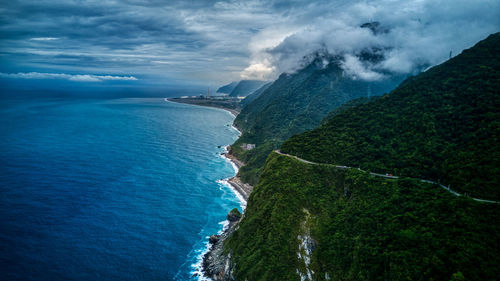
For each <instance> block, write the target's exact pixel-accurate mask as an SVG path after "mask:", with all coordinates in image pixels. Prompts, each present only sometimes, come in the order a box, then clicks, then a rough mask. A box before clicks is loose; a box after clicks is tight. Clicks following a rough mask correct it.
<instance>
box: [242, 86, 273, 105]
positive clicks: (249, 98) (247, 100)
mask: <svg viewBox="0 0 500 281" xmlns="http://www.w3.org/2000/svg"><path fill="white" fill-rule="evenodd" d="M271 84H273V82H269V83H266V84H264V85H262V86H261V87H260V88H258V89H257V90H255V91H254V92H253V93H251V94H250V95H248V96H247V97H246V98H244V99H243V100H242V101H241V106H242V107H245V106H247V105H248V104H250V103H251V102H252V101H254V100H255V99H257V98H258V97H260V95H262V93H264V91H265V90H267V88H269V86H271Z"/></svg>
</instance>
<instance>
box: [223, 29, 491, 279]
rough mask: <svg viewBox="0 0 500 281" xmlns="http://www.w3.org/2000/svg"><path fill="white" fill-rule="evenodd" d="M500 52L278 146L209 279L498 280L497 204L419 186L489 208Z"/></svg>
mask: <svg viewBox="0 0 500 281" xmlns="http://www.w3.org/2000/svg"><path fill="white" fill-rule="evenodd" d="M499 46H500V33H497V34H494V35H491V36H490V37H488V38H487V39H486V40H483V41H481V42H479V43H478V44H477V45H476V46H474V47H473V48H471V49H469V50H465V51H464V52H463V53H462V54H460V55H458V56H457V57H455V58H453V59H451V60H449V61H448V62H445V63H443V64H441V65H439V66H436V67H434V68H432V69H430V70H427V71H426V72H424V73H421V74H419V75H418V76H416V77H413V78H409V79H407V80H406V81H404V82H403V83H402V84H401V85H400V86H399V87H397V88H396V89H395V90H394V91H392V92H391V93H390V94H387V95H384V96H382V97H378V98H371V99H365V100H356V101H352V102H350V103H348V104H346V105H345V106H342V107H340V108H338V109H337V110H336V111H335V113H332V114H331V115H328V117H327V118H328V119H327V120H325V121H324V123H322V125H321V126H320V127H319V128H317V129H315V130H313V131H311V132H306V133H303V134H300V135H297V136H294V137H292V138H291V139H290V140H288V141H286V142H285V143H283V145H282V147H281V150H282V152H281V153H280V152H273V153H271V154H270V155H269V157H268V158H267V161H266V165H265V168H264V171H263V173H262V175H261V177H260V180H259V183H258V184H257V185H256V186H255V187H254V189H253V191H252V193H251V195H250V197H249V200H248V204H247V208H246V211H245V214H244V216H243V217H242V218H241V219H240V220H239V223H238V224H237V226H235V227H232V228H231V233H230V235H229V237H228V238H225V240H224V242H223V243H224V250H223V251H222V250H221V251H220V253H221V254H220V255H221V256H220V258H221V259H222V260H224V263H223V264H222V266H221V267H219V269H220V270H219V272H217V273H216V274H214V275H215V276H219V277H222V278H220V279H217V278H216V280H232V277H234V279H235V280H249V281H253V280H292V281H293V280H297V281H298V280H308V281H309V280H454V281H457V280H496V279H497V278H498V276H500V268H499V267H498V264H499V263H500V258H499V256H498V254H497V253H498V252H499V251H500V243H498V241H499V240H500V224H499V223H498V221H499V218H500V204H494V203H488V202H479V201H475V200H472V199H471V198H469V197H467V196H456V195H454V194H453V193H451V192H449V191H448V190H445V189H444V188H442V187H441V186H440V185H438V184H434V183H431V182H423V181H422V180H421V179H420V178H422V177H423V178H425V179H433V177H434V176H438V177H440V178H441V180H442V181H450V182H454V183H455V182H456V186H455V185H453V187H454V188H458V187H459V186H462V187H465V186H468V188H467V191H469V192H471V193H473V195H478V196H479V195H485V196H486V195H488V194H487V193H489V197H490V198H496V199H498V197H497V196H496V194H498V187H499V186H500V185H499V184H498V178H499V175H500V173H499V170H498V167H499V165H498V164H499V163H498V160H499V159H500V157H499V151H500V147H499V142H498V140H499V136H500V134H499V133H500V129H499V128H500V126H499V123H498V122H499V120H500V118H499V117H500V116H499V114H500V110H498V109H499V108H500V107H499V106H500V103H499V95H498V89H499V88H500V85H499V81H500V76H499V75H500V72H499V69H500V67H499V66H500V61H499V54H500V52H499V51H500V50H499ZM273 85H274V84H273ZM273 85H271V87H270V88H269V89H268V91H269V90H271V89H272V87H273ZM265 95H266V93H264V94H262V95H261V97H259V98H258V99H261V98H263V97H264V96H265ZM249 106H250V105H249ZM249 106H247V107H249ZM283 152H286V153H290V154H291V155H285V154H283ZM296 156H298V157H300V158H304V159H306V160H301V159H298V158H296ZM308 161H309V162H308ZM317 162H322V163H325V164H317ZM401 162H402V163H404V165H409V167H410V168H405V166H404V165H403V164H401ZM333 164H337V165H346V166H353V167H358V166H360V167H361V169H358V168H348V167H343V166H340V167H339V166H335V165H333ZM363 169H364V170H372V171H379V172H392V173H394V174H396V172H397V173H398V174H397V175H399V176H400V177H399V178H394V177H386V176H384V175H383V174H382V175H377V174H372V173H370V172H368V171H364V170H363ZM428 170H429V171H428ZM399 173H401V174H399ZM405 176H410V177H405ZM470 182H472V183H473V184H474V185H472V184H470ZM463 191H465V189H464V190H463Z"/></svg>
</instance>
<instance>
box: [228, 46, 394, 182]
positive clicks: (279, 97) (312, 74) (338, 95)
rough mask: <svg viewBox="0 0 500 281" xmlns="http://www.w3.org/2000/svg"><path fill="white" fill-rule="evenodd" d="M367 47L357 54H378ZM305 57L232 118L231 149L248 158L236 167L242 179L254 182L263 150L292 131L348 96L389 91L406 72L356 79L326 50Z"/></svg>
mask: <svg viewBox="0 0 500 281" xmlns="http://www.w3.org/2000/svg"><path fill="white" fill-rule="evenodd" d="M370 52H371V51H365V52H363V53H362V54H359V57H360V59H362V60H373V59H379V58H378V57H377V56H376V55H374V54H372V53H370ZM373 52H375V51H373ZM305 61H307V62H308V63H306V62H304V64H305V67H304V68H302V69H301V70H299V71H297V72H296V73H292V74H287V73H285V74H282V75H281V76H280V77H279V78H278V79H277V80H276V81H275V82H274V83H273V84H271V85H270V86H268V88H267V89H266V90H265V91H263V92H262V93H260V95H259V96H258V97H257V98H256V99H254V100H253V101H252V102H250V103H249V104H248V105H246V106H245V107H244V108H243V110H242V111H241V113H240V114H239V115H238V117H237V118H236V120H235V122H234V124H235V125H236V126H237V127H238V128H239V129H240V130H241V131H242V133H243V135H242V136H241V138H240V139H238V141H236V142H235V143H234V145H233V146H232V148H233V151H232V152H233V154H234V155H235V156H236V157H238V158H239V159H240V160H242V161H244V162H245V163H246V165H245V166H244V167H242V168H241V170H240V173H239V175H240V176H241V178H242V179H243V180H244V181H246V182H249V183H251V184H256V183H257V182H258V177H259V175H260V173H261V172H262V168H263V166H264V163H265V159H266V157H267V155H268V154H269V153H270V152H271V151H272V150H273V149H275V148H277V147H279V146H280V145H281V143H282V142H283V141H284V140H286V139H287V138H289V137H290V136H292V135H294V134H298V133H301V132H304V131H306V130H310V129H313V128H315V127H316V126H318V125H319V124H320V122H321V120H322V119H323V118H324V117H325V116H326V115H327V114H328V113H329V112H330V111H331V110H333V109H335V108H337V107H338V106H340V105H342V104H343V103H345V102H347V101H349V100H352V99H355V98H359V97H369V96H377V95H381V94H384V93H386V92H389V91H390V90H392V89H393V88H395V87H396V86H397V84H398V83H399V82H401V81H402V80H403V78H404V77H403V76H401V75H393V74H389V73H388V74H387V77H386V78H385V79H382V80H381V81H363V80H360V79H355V78H353V77H349V76H347V75H344V73H343V70H342V68H341V67H340V64H341V58H340V57H337V56H332V55H329V54H327V53H324V52H317V53H315V54H313V55H311V56H310V57H308V58H306V59H305ZM243 143H253V144H256V145H257V146H256V148H255V149H253V150H250V151H246V150H243V149H241V148H240V146H241V144H243Z"/></svg>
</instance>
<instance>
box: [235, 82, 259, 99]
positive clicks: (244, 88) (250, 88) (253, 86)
mask: <svg viewBox="0 0 500 281" xmlns="http://www.w3.org/2000/svg"><path fill="white" fill-rule="evenodd" d="M264 84H266V81H260V80H241V81H240V82H239V83H238V85H236V87H234V89H233V90H232V91H231V93H230V94H229V96H231V97H246V96H248V95H250V94H251V93H253V92H255V91H256V90H258V89H259V88H260V87H262V85H264Z"/></svg>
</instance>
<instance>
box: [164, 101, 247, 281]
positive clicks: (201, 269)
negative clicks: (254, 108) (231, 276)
mask: <svg viewBox="0 0 500 281" xmlns="http://www.w3.org/2000/svg"><path fill="white" fill-rule="evenodd" d="M165 101H169V102H176V103H184V104H190V105H195V106H205V107H212V108H218V109H222V110H226V111H227V112H229V113H231V114H232V115H233V116H234V118H236V117H237V116H238V114H239V113H240V111H241V108H240V107H239V106H237V107H236V108H229V107H228V106H227V103H225V102H223V101H222V102H221V101H219V100H212V99H201V98H166V99H165ZM232 127H233V128H234V129H235V130H237V131H238V133H239V135H238V137H241V131H240V130H239V129H238V128H237V127H235V126H234V125H232ZM225 150H226V151H225V152H224V153H222V155H221V156H222V157H223V158H224V159H225V160H227V161H229V162H230V163H231V165H232V166H233V168H234V171H235V175H234V176H233V177H230V178H226V179H221V180H220V182H221V183H222V184H224V185H227V186H228V187H229V188H230V189H231V190H232V191H233V192H234V194H235V195H236V197H237V198H238V199H239V200H240V201H241V207H242V211H244V209H245V208H246V205H247V201H248V197H249V196H250V193H251V192H252V189H253V186H251V185H249V184H247V183H244V182H242V181H241V179H240V178H239V177H238V171H239V169H240V168H241V167H242V166H244V165H245V164H244V163H243V162H242V161H240V160H238V159H237V158H236V157H234V155H232V154H231V146H230V145H228V146H226V147H225ZM229 217H230V214H228V220H227V221H226V222H227V224H226V222H224V224H223V225H224V226H223V228H222V230H220V231H219V232H218V233H217V234H215V235H212V236H211V237H210V239H209V243H208V245H207V249H206V250H205V251H203V252H202V253H201V261H200V262H199V263H197V264H196V266H197V269H196V270H195V271H194V272H193V273H194V274H193V277H198V280H207V279H206V278H210V279H215V280H217V279H216V278H217V276H215V275H214V272H219V271H220V270H221V267H222V266H224V265H225V264H226V262H229V260H230V257H228V256H225V255H223V254H222V249H223V244H224V241H225V239H227V238H228V237H229V235H230V234H231V233H232V232H233V231H234V230H235V229H236V226H237V225H238V222H239V219H238V220H235V221H232V220H229ZM221 257H222V258H221Z"/></svg>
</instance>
